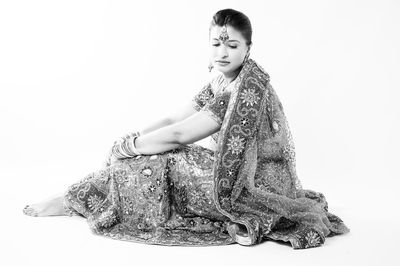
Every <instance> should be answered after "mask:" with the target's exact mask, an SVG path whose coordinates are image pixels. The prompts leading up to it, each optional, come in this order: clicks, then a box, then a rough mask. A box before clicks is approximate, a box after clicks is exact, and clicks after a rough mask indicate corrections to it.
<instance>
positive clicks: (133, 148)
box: [129, 136, 142, 155]
mask: <svg viewBox="0 0 400 266" xmlns="http://www.w3.org/2000/svg"><path fill="white" fill-rule="evenodd" d="M138 137H139V136H134V137H133V138H130V139H129V140H130V141H129V144H131V145H130V146H129V148H130V149H131V151H132V152H133V153H134V154H135V155H142V154H141V153H140V152H139V151H138V150H137V149H136V146H135V140H136V139H137V138H138Z"/></svg>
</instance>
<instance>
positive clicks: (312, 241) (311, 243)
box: [305, 231, 320, 248]
mask: <svg viewBox="0 0 400 266" xmlns="http://www.w3.org/2000/svg"><path fill="white" fill-rule="evenodd" d="M305 238H306V240H307V244H306V246H305V247H306V248H309V247H316V246H318V245H319V244H320V238H319V235H318V234H317V233H316V232H314V231H309V232H308V233H307V235H306V237H305Z"/></svg>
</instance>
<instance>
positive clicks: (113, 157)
mask: <svg viewBox="0 0 400 266" xmlns="http://www.w3.org/2000/svg"><path fill="white" fill-rule="evenodd" d="M135 136H140V133H139V132H132V133H128V134H126V135H124V136H123V137H121V138H119V139H118V140H116V141H114V144H113V146H112V148H111V149H110V151H109V154H108V157H107V160H106V162H105V166H110V165H111V164H113V163H114V162H116V161H118V160H121V159H125V158H132V157H135V156H136V155H134V154H133V153H132V152H131V150H130V149H129V144H131V143H129V141H130V140H131V139H133V137H135ZM127 148H128V149H127Z"/></svg>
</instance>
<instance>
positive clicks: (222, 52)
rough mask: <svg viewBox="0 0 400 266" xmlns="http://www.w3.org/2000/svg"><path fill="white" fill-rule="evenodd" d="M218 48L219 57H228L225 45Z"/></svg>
mask: <svg viewBox="0 0 400 266" xmlns="http://www.w3.org/2000/svg"><path fill="white" fill-rule="evenodd" d="M218 48H219V49H218V55H219V56H220V57H221V58H225V57H228V50H227V49H226V47H225V45H220V46H219V47H218Z"/></svg>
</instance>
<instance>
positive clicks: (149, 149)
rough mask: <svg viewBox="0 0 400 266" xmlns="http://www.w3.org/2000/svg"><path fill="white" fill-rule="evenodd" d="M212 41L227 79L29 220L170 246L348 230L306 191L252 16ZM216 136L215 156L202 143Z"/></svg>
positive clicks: (30, 210)
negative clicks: (68, 220)
mask: <svg viewBox="0 0 400 266" xmlns="http://www.w3.org/2000/svg"><path fill="white" fill-rule="evenodd" d="M209 36H210V37H209V39H210V45H211V55H210V56H211V57H210V58H211V63H210V66H209V68H210V71H211V70H212V68H213V67H215V69H217V70H218V71H219V72H220V74H219V75H218V76H216V77H215V78H213V79H212V80H211V81H210V82H209V83H208V84H206V85H205V86H204V87H203V88H202V89H201V90H200V91H199V92H198V94H197V95H195V97H194V98H193V100H192V101H191V102H190V104H188V106H187V107H186V108H184V110H180V111H179V112H177V113H176V115H174V116H173V117H170V118H168V119H163V120H161V122H158V123H156V124H154V125H153V126H151V127H149V128H146V129H144V130H142V131H141V132H136V133H131V134H128V135H126V136H124V137H122V138H121V139H120V140H118V141H116V142H115V143H114V145H113V147H112V149H111V152H110V154H109V156H108V159H107V162H106V165H105V166H104V168H103V169H100V170H98V171H96V172H93V173H90V174H88V175H87V176H86V177H84V178H83V179H82V180H80V181H79V182H77V183H76V184H73V185H71V186H70V187H68V189H67V190H66V191H65V192H64V193H62V194H61V195H59V196H57V197H54V198H51V199H49V200H45V201H43V202H40V203H37V204H32V205H27V206H26V207H25V208H24V210H23V212H24V213H25V214H27V215H31V216H51V215H70V216H72V215H76V216H81V217H85V218H86V219H87V222H88V224H89V227H90V229H91V230H92V232H94V233H96V234H99V235H104V236H108V237H111V238H114V239H119V240H128V241H133V242H141V243H147V244H162V245H198V246H202V245H224V244H230V243H239V244H241V245H254V244H257V243H260V242H261V241H263V240H280V241H288V242H290V244H291V245H292V247H293V248H294V249H304V248H310V247H317V246H320V245H322V244H323V243H324V241H325V238H326V237H327V236H334V235H337V234H343V233H346V232H348V231H349V229H348V228H347V227H346V225H345V224H344V223H343V221H342V220H341V219H340V218H339V217H338V216H336V215H334V214H332V213H330V212H328V204H327V201H326V200H325V197H324V195H323V194H322V193H319V192H315V191H313V190H306V189H303V188H302V186H301V183H300V181H299V179H298V177H297V174H296V167H295V152H294V145H293V141H292V137H291V133H290V130H289V127H288V123H287V120H286V118H285V115H284V111H283V107H282V104H281V102H280V100H279V98H278V96H277V94H276V93H275V91H274V89H273V88H272V86H271V85H270V82H269V81H270V77H269V75H268V74H267V73H266V72H265V71H264V69H263V68H262V67H261V66H260V65H259V64H258V63H256V62H255V61H254V60H253V59H250V58H249V51H250V48H251V46H252V41H251V36H252V29H251V24H250V21H249V19H248V17H247V16H245V15H244V14H243V13H241V12H238V11H236V10H233V9H224V10H220V11H218V12H217V13H216V14H215V15H214V16H213V19H212V22H211V26H210V35H209ZM208 136H211V138H210V139H211V141H212V143H213V145H212V149H211V148H205V147H202V146H200V145H197V144H194V142H196V141H198V140H201V139H203V138H205V137H208Z"/></svg>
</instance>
